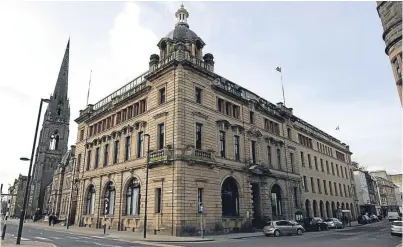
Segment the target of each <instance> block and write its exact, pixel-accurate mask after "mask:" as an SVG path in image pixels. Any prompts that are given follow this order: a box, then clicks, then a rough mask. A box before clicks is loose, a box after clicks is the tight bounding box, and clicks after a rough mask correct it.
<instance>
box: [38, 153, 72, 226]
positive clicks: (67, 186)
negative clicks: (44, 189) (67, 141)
mask: <svg viewBox="0 0 403 247" xmlns="http://www.w3.org/2000/svg"><path fill="white" fill-rule="evenodd" d="M74 154H75V146H71V149H70V150H68V151H67V152H66V154H65V155H64V156H63V158H62V160H61V162H60V163H59V165H58V167H57V169H56V170H55V172H54V174H53V179H52V183H51V185H50V189H49V194H48V195H46V197H47V199H48V200H47V201H45V202H46V207H44V208H46V209H47V212H49V213H53V214H55V215H57V216H58V218H59V219H60V220H66V219H67V217H68V214H69V210H70V205H71V213H72V215H74V214H75V210H76V198H77V186H75V184H73V187H72V182H73V181H76V179H74V180H73V177H75V178H77V175H78V171H77V166H76V164H75V159H74ZM74 168H75V169H76V171H73V169H74ZM72 188H73V189H72ZM70 197H71V198H72V200H71V201H70ZM70 202H71V203H70ZM73 219H74V217H73Z"/></svg>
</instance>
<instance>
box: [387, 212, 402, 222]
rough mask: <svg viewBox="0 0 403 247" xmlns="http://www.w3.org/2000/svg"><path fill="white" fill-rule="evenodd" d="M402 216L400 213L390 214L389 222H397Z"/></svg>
mask: <svg viewBox="0 0 403 247" xmlns="http://www.w3.org/2000/svg"><path fill="white" fill-rule="evenodd" d="M399 218H400V216H399V213H398V212H388V220H389V221H395V220H399Z"/></svg>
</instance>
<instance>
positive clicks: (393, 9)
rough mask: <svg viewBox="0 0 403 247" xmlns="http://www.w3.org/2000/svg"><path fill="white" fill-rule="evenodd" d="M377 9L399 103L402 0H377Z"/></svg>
mask: <svg viewBox="0 0 403 247" xmlns="http://www.w3.org/2000/svg"><path fill="white" fill-rule="evenodd" d="M376 9H377V11H378V15H379V18H381V22H382V27H383V30H384V32H383V34H382V38H383V40H384V41H385V45H386V48H385V53H386V55H388V56H389V60H390V63H391V65H392V70H393V75H394V77H395V83H396V87H397V92H398V94H399V97H400V103H401V104H402V106H403V98H402V66H403V64H402V1H378V2H377V8H376Z"/></svg>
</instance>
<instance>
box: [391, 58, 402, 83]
mask: <svg viewBox="0 0 403 247" xmlns="http://www.w3.org/2000/svg"><path fill="white" fill-rule="evenodd" d="M393 65H394V67H395V70H396V75H397V77H398V78H399V79H400V78H402V71H401V69H400V66H399V61H398V60H397V58H396V59H395V60H394V61H393Z"/></svg>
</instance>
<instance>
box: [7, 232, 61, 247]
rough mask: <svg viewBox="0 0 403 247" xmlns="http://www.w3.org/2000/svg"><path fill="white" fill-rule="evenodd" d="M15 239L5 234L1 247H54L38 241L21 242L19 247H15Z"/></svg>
mask: <svg viewBox="0 0 403 247" xmlns="http://www.w3.org/2000/svg"><path fill="white" fill-rule="evenodd" d="M16 241H17V239H15V238H13V236H12V235H10V234H6V236H5V237H4V240H1V243H0V246H1V247H13V246H25V247H37V246H38V247H55V245H54V244H51V243H45V242H39V241H21V244H20V245H16V244H15V243H16Z"/></svg>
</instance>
